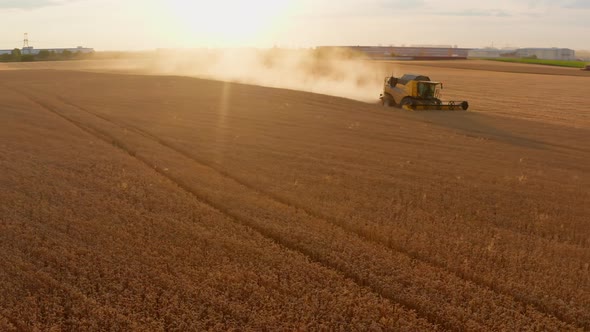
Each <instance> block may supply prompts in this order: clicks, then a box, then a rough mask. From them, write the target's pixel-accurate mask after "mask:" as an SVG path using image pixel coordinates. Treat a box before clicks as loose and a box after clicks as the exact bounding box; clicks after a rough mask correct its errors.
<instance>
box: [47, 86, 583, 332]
mask: <svg viewBox="0 0 590 332" xmlns="http://www.w3.org/2000/svg"><path fill="white" fill-rule="evenodd" d="M56 98H57V99H58V100H59V101H60V102H62V103H64V104H66V105H68V106H71V107H73V108H75V109H78V110H80V111H82V112H85V113H88V114H90V115H92V116H95V117H97V118H99V119H101V120H103V121H106V122H109V123H111V124H112V125H115V126H118V127H121V128H125V129H127V130H130V131H133V132H135V133H137V134H139V135H141V136H143V137H145V138H147V139H150V140H152V141H154V142H156V143H158V144H160V145H162V146H164V147H166V148H168V149H170V150H172V151H174V152H176V153H178V154H180V155H182V156H183V157H185V158H187V159H189V160H192V161H193V162H195V163H197V164H200V165H202V166H205V167H207V168H209V169H210V170H212V171H214V172H216V173H218V174H219V175H221V176H223V177H226V178H228V179H230V180H231V181H234V182H236V183H238V184H240V185H242V186H244V187H246V188H247V189H249V190H251V191H253V192H256V193H259V194H262V195H264V196H266V197H267V198H269V199H271V200H274V201H275V202H278V203H280V204H283V205H286V206H288V207H291V208H295V209H297V210H300V211H303V212H304V213H306V214H307V215H309V216H311V217H313V218H316V219H319V220H322V221H324V222H327V223H328V224H330V225H332V226H334V227H338V228H340V229H342V230H344V231H345V232H347V233H349V234H353V235H355V236H358V237H359V238H361V239H362V240H364V241H366V242H370V243H373V244H376V245H379V246H383V247H386V248H388V249H390V250H393V251H395V252H397V253H400V254H402V255H405V256H407V257H408V258H410V259H414V260H418V261H421V262H423V263H425V264H427V265H429V266H431V267H433V268H435V269H441V270H443V271H445V272H447V273H449V274H450V275H452V276H454V277H456V278H459V279H462V280H464V281H467V282H471V283H473V284H475V285H477V286H479V287H482V288H485V289H487V290H490V291H492V292H494V293H496V294H499V295H503V296H507V297H509V298H512V299H514V300H515V301H516V302H518V303H520V304H522V305H525V306H526V305H530V306H532V307H533V308H535V310H537V311H538V312H540V313H543V314H545V315H547V316H554V317H556V318H557V319H559V320H560V321H562V322H565V323H567V324H571V325H573V326H577V324H576V323H575V322H573V321H571V320H570V319H567V317H564V315H563V314H561V313H559V312H555V311H553V310H548V309H546V306H545V305H544V304H543V303H534V302H529V301H526V300H525V299H523V297H522V296H517V295H515V294H513V293H511V292H510V291H509V290H506V289H504V288H503V287H501V286H494V285H491V284H489V283H488V282H485V281H484V280H483V279H481V278H477V277H476V276H474V275H468V274H466V273H465V272H463V271H460V270H458V269H453V268H449V267H448V266H445V265H444V264H441V263H439V262H437V261H435V260H433V259H430V258H429V257H425V256H424V255H420V254H417V253H415V252H412V251H409V250H407V249H405V248H403V247H402V246H399V245H396V244H395V243H391V244H385V243H383V242H382V241H378V240H375V239H372V238H371V237H370V236H369V235H367V234H364V233H363V232H359V231H358V230H356V229H354V227H351V226H349V225H346V224H345V223H342V222H340V221H339V220H338V219H336V218H334V217H330V216H327V215H325V214H323V213H321V212H318V211H314V210H311V209H309V208H307V207H304V206H302V205H301V204H297V203H295V202H292V201H291V200H289V199H285V198H283V197H280V196H278V195H276V194H273V193H271V192H268V191H266V190H264V189H262V188H259V187H257V186H255V185H252V184H251V183H249V182H247V181H244V180H243V179H240V178H237V177H235V176H233V175H232V174H230V173H228V172H226V171H224V170H221V169H219V168H216V167H215V165H214V164H212V163H210V162H207V161H204V160H202V159H199V158H197V157H195V156H194V155H192V154H191V153H189V152H187V151H185V150H183V149H182V148H179V147H177V146H175V145H174V144H172V143H169V142H167V141H166V140H164V139H162V138H160V137H158V136H156V135H154V134H152V133H150V132H148V131H145V130H143V129H140V128H138V127H136V126H134V125H130V124H128V123H124V122H117V121H114V120H112V119H110V118H108V117H105V116H104V115H100V114H97V113H96V112H93V111H90V110H88V109H86V108H85V107H82V106H79V105H77V104H75V103H72V102H71V101H69V100H67V99H65V98H63V97H61V96H56ZM552 146H553V147H562V146H560V145H552ZM571 150H577V149H575V148H571ZM581 151H584V150H581ZM584 152H585V151H584ZM183 189H184V188H183ZM199 199H200V198H199ZM207 204H209V202H208V203H207ZM213 204H214V203H213ZM213 206H214V207H215V208H218V207H217V205H213ZM232 217H233V216H232ZM498 228H500V229H503V230H507V231H509V232H513V233H516V234H521V235H528V236H533V237H535V238H539V239H543V238H542V237H539V236H536V235H534V234H524V233H522V232H518V231H514V230H513V229H510V228H508V227H498ZM257 230H258V229H257ZM265 236H266V235H265ZM273 240H274V239H273ZM289 249H292V250H293V248H290V247H289ZM295 250H297V251H299V250H298V249H295ZM306 255H307V254H306ZM314 261H315V260H314ZM322 265H324V264H322ZM339 272H341V273H343V274H344V275H346V276H347V277H349V276H348V275H347V273H346V272H344V271H340V270H339ZM355 282H357V280H355ZM360 282H361V285H362V284H366V282H364V281H362V280H361V281H360ZM357 283H358V282H357ZM378 293H379V294H380V295H382V296H383V294H382V292H378ZM394 302H396V303H400V302H399V301H398V300H394ZM412 309H414V310H417V309H416V308H412ZM584 328H590V327H589V326H584Z"/></svg>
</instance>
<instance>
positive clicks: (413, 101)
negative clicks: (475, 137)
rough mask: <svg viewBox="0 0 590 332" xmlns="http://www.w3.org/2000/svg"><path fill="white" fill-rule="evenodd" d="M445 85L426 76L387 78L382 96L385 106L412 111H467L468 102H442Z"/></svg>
mask: <svg viewBox="0 0 590 332" xmlns="http://www.w3.org/2000/svg"><path fill="white" fill-rule="evenodd" d="M442 89H443V84H442V83H441V82H434V81H431V80H430V78H429V77H428V76H424V75H409V74H408V75H404V76H402V77H401V78H398V77H394V76H390V77H386V78H385V81H384V84H383V93H382V94H381V97H380V99H381V103H382V104H383V106H388V107H392V106H397V107H400V108H403V109H406V110H411V111H427V110H440V111H466V110H467V109H468V108H469V103H468V102H466V101H448V102H442V101H441V100H440V97H441V90H442Z"/></svg>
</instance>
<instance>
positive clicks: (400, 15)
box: [0, 0, 590, 50]
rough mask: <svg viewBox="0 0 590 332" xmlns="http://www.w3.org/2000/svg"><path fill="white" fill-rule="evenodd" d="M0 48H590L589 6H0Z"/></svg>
mask: <svg viewBox="0 0 590 332" xmlns="http://www.w3.org/2000/svg"><path fill="white" fill-rule="evenodd" d="M0 20H1V21H2V29H0V49H4V48H14V47H21V46H22V36H23V33H24V32H28V33H29V39H30V41H31V44H32V45H33V46H35V47H39V48H41V47H73V46H79V45H83V46H89V47H94V48H96V49H98V50H141V49H154V48H158V47H186V48H192V47H231V46H259V47H269V46H273V45H279V46H285V47H308V46H316V45H377V44H382V45H390V44H394V45H402V44H405V45H414V44H437V45H459V46H462V47H484V46H490V45H491V44H492V43H494V45H495V46H496V47H505V46H520V47H532V46H537V47H569V48H575V49H590V0H495V1H479V2H476V1H469V0H447V1H434V0H338V1H332V0H323V1H322V0H315V1H314V0H243V1H241V0H215V1H209V0H193V1H183V0H141V1H140V0H0Z"/></svg>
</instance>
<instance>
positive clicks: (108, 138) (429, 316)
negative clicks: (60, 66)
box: [15, 90, 579, 330]
mask: <svg viewBox="0 0 590 332" xmlns="http://www.w3.org/2000/svg"><path fill="white" fill-rule="evenodd" d="M15 91H16V92H18V93H19V94H21V95H24V96H26V97H27V98H28V99H30V100H31V101H32V102H34V103H35V104H37V105H39V106H41V107H42V108H43V109H45V110H47V111H49V112H51V113H53V114H55V115H57V116H58V117H60V118H62V119H63V120H65V121H67V122H69V123H71V124H73V125H74V126H76V127H78V128H79V129H81V130H83V131H85V132H87V133H89V134H91V135H93V136H95V137H97V138H99V139H101V140H103V141H105V142H106V143H109V144H112V145H113V146H115V147H116V148H118V149H120V150H122V151H124V152H126V153H127V154H129V155H130V156H132V157H133V158H135V159H137V160H138V161H140V162H142V163H143V164H145V165H146V166H148V167H149V168H152V169H154V170H155V171H156V172H157V173H158V174H160V175H162V176H163V177H165V178H167V179H169V180H170V181H172V182H174V183H175V184H176V185H178V186H179V187H180V188H182V189H183V190H185V191H186V192H188V193H189V194H191V195H192V196H194V197H196V198H197V199H199V200H200V201H202V202H204V203H206V204H207V205H209V206H211V207H212V208H214V209H215V210H217V211H219V212H221V213H223V214H225V215H227V216H229V217H231V219H232V220H234V221H235V222H237V223H239V224H242V225H244V226H247V227H249V228H251V229H254V230H256V231H257V232H258V233H260V234H261V235H262V236H264V237H266V238H269V239H271V240H272V241H273V242H275V243H277V244H279V245H281V246H283V247H285V248H288V249H290V250H294V251H297V252H300V253H301V254H303V255H305V256H306V257H308V258H309V259H310V260H311V261H313V262H316V263H317V264H320V265H322V266H324V267H326V268H328V269H331V270H333V271H336V272H338V273H339V274H341V275H343V276H345V277H346V278H348V279H350V280H352V281H354V282H355V283H357V284H358V285H360V286H365V287H368V289H370V290H371V291H372V292H374V293H376V294H379V295H381V296H383V297H385V298H387V299H389V300H391V301H393V302H394V303H398V304H401V305H403V306H405V307H407V308H409V309H412V310H414V311H416V314H417V315H418V316H419V317H421V318H424V319H426V320H427V321H429V322H430V323H433V324H440V325H441V326H442V327H444V328H446V329H449V330H457V329H461V327H457V326H453V325H452V324H450V323H449V321H448V320H447V319H446V318H445V317H440V316H439V315H436V314H433V313H430V312H428V311H427V310H424V309H425V308H423V307H421V306H420V305H417V304H415V303H409V302H408V301H407V300H404V299H400V298H399V297H397V296H395V295H394V294H391V292H384V289H383V288H382V287H379V286H375V285H371V283H370V281H369V280H367V279H364V278H362V277H360V276H358V275H355V274H354V273H351V272H350V271H346V269H343V268H342V267H339V266H337V265H336V264H334V263H332V262H330V261H329V260H328V259H321V258H320V257H318V255H317V254H316V253H314V252H312V251H310V250H309V249H306V248H303V247H302V246H298V245H296V244H291V243H289V241H285V240H284V239H283V238H281V237H280V236H277V235H276V234H273V232H272V231H269V230H268V229H265V227H263V226H259V225H256V224H255V223H254V222H251V221H249V220H248V218H244V217H243V216H240V215H239V214H238V213H234V212H232V211H230V209H228V208H226V207H224V206H222V205H219V204H217V203H215V202H214V201H212V200H211V199H208V198H206V197H203V196H202V195H201V194H199V193H198V192H197V191H196V190H194V189H193V188H191V186H190V185H188V184H186V183H184V182H183V181H182V180H181V179H178V178H176V177H175V176H172V175H170V174H168V173H166V172H165V171H164V170H162V169H161V168H158V167H157V166H154V165H153V163H151V162H150V161H149V160H148V159H146V158H144V157H141V156H139V155H137V153H136V151H134V150H133V149H132V148H130V147H129V146H127V145H126V144H125V142H122V141H121V140H119V139H117V138H115V137H114V136H112V135H110V134H108V133H107V132H105V131H104V130H101V129H98V128H95V127H94V126H92V125H89V124H86V123H82V122H80V121H76V120H74V119H72V118H70V117H68V116H66V115H64V114H62V112H59V111H57V110H56V108H55V107H53V106H51V105H48V104H47V103H45V102H42V101H39V100H37V99H36V98H35V97H32V96H30V95H29V94H26V93H23V92H21V91H18V90H15ZM57 99H58V100H59V101H60V102H62V103H64V104H66V105H68V106H70V107H72V108H75V109H77V110H79V111H82V112H85V113H87V114H89V115H92V116H94V117H96V118H98V119H101V120H103V121H106V122H108V123H110V124H112V125H114V126H116V127H120V128H121V129H125V130H129V131H132V132H135V133H136V134H138V135H140V136H142V137H144V138H146V139H149V140H151V141H153V142H155V143H158V144H159V145H161V146H163V147H165V148H168V149H170V150H172V151H174V152H176V153H178V154H180V155H182V156H183V157H185V158H187V159H189V160H192V161H193V162H195V163H197V164H200V165H201V166H204V167H206V168H209V169H210V170H211V171H213V172H215V173H217V174H219V175H221V176H223V177H225V178H228V179H229V180H231V181H233V182H236V183H237V184H239V185H241V186H243V187H245V188H247V189H248V190H250V191H254V192H256V193H259V194H261V195H263V196H266V197H267V199H271V200H274V201H275V202H277V203H280V204H282V205H285V206H286V207H287V208H291V209H298V210H301V211H303V212H304V213H305V214H307V215H309V216H311V217H314V218H316V219H320V220H321V221H323V222H325V223H327V224H330V225H332V226H334V227H336V228H340V229H341V230H343V231H345V232H346V233H348V234H351V235H353V236H356V237H358V238H360V239H362V240H364V241H365V242H370V243H372V245H377V246H379V247H385V248H388V249H389V250H393V251H395V252H397V253H399V254H402V255H405V256H407V257H409V258H410V259H414V260H418V261H420V262H422V263H424V264H426V265H428V266H431V267H432V268H434V269H436V270H442V271H444V273H447V274H449V275H450V276H451V277H454V278H457V279H461V280H463V281H465V282H468V283H473V284H475V285H476V286H477V287H480V288H482V289H486V290H489V291H492V292H494V293H496V294H499V295H502V296H506V297H508V298H509V299H512V300H514V301H515V302H517V303H520V304H522V305H524V306H529V305H530V306H532V307H533V308H535V310H536V311H537V312H539V313H542V314H543V315H545V316H548V317H549V318H551V317H552V316H553V317H554V318H557V319H558V320H559V321H561V322H563V323H567V324H570V325H571V326H573V327H576V326H577V325H576V323H574V322H571V321H568V320H567V319H564V317H560V316H561V315H560V314H559V313H554V312H551V310H546V309H545V310H544V308H543V307H542V306H541V305H537V304H535V303H529V302H526V301H523V300H522V299H519V298H517V297H515V296H514V295H513V294H510V293H509V292H505V291H503V290H501V289H497V288H496V287H490V286H489V285H487V284H486V283H484V282H482V281H481V280H478V278H473V277H469V276H465V275H464V274H463V273H461V272H459V271H454V270H453V269H449V268H448V267H445V266H442V264H439V263H437V262H434V261H433V260H431V259H426V258H424V257H420V256H419V255H416V254H415V253H412V252H409V251H408V250H404V249H403V248H400V247H398V246H385V245H384V244H383V243H381V242H380V241H375V240H372V239H370V238H368V237H367V236H366V235H364V234H362V233H361V232H358V231H357V230H354V229H353V228H352V227H347V226H346V225H342V224H341V223H340V222H339V221H338V220H335V219H334V218H330V217H328V216H324V215H322V214H321V213H318V212H315V211H310V210H308V209H307V208H304V207H301V206H299V205H298V204H294V203H292V202H289V201H288V200H285V199H283V198H281V197H277V196H276V195H274V194H271V193H268V192H265V191H264V190H262V189H260V188H257V187H255V186H253V185H251V184H249V183H247V182H245V181H243V180H240V179H237V178H234V177H233V176H232V175H231V174H228V173H227V172H225V171H223V170H219V169H216V168H215V167H213V166H212V165H211V164H210V163H207V162H204V161H201V160H198V159H197V158H196V157H194V156H192V155H191V154H190V153H188V152H186V151H184V150H182V149H180V148H178V147H176V146H174V145H173V144H170V143H168V142H166V141H165V140H163V139H161V138H159V137H157V136H155V135H153V134H151V133H149V132H146V131H144V130H142V129H139V128H137V127H135V126H132V125H128V124H123V123H118V122H116V121H113V120H111V119H109V118H107V117H105V116H102V115H100V114H96V113H95V112H92V111H89V110H87V109H85V108H83V107H80V106H77V105H75V104H73V103H71V102H69V101H67V100H65V99H64V98H62V97H58V98H57ZM425 311H426V312H425ZM482 323H483V322H482ZM578 328H579V327H578Z"/></svg>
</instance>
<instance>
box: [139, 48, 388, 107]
mask: <svg viewBox="0 0 590 332" xmlns="http://www.w3.org/2000/svg"><path fill="white" fill-rule="evenodd" d="M378 67H379V66H376V65H375V64H374V63H372V62H371V61H368V60H365V59H363V58H362V57H360V56H359V55H358V54H353V53H351V52H350V51H346V50H341V49H326V50H285V49H269V50H256V49H232V50H198V51H184V52H182V51H180V52H179V51H176V50H175V51H159V52H158V54H157V56H156V57H155V59H154V60H153V62H152V63H151V64H150V65H149V66H148V71H149V72H150V73H152V74H170V75H182V76H192V77H199V78H207V79H215V80H222V81H231V82H238V83H245V84H253V85H261V86H267V87H277V88H286V89H293V90H301V91H308V92H314V93H321V94H326V95H332V96H339V97H344V98H350V99H356V100H360V101H365V102H374V101H376V100H377V98H378V95H379V91H380V89H381V88H382V86H381V84H382V79H383V76H384V73H383V72H382V71H381V70H379V69H378Z"/></svg>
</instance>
